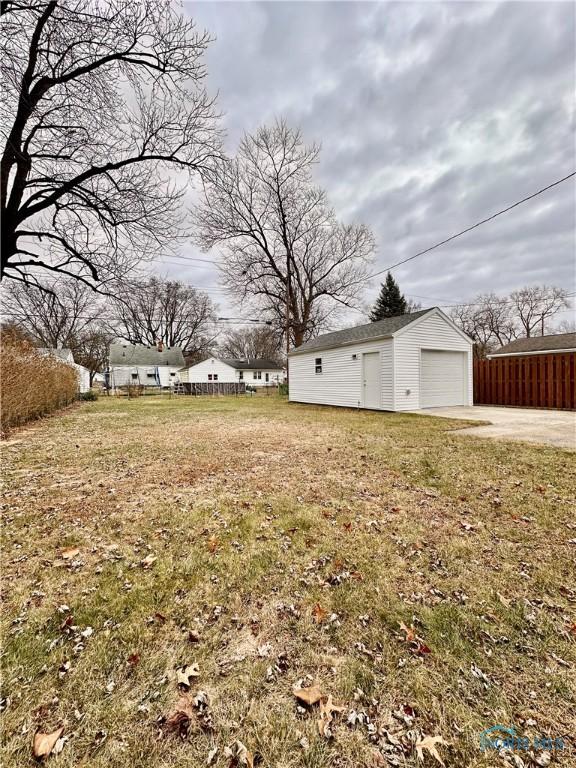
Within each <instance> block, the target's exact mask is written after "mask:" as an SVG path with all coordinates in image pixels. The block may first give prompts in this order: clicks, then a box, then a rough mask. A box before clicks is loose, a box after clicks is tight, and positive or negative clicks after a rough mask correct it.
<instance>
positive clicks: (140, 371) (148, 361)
mask: <svg viewBox="0 0 576 768" xmlns="http://www.w3.org/2000/svg"><path fill="white" fill-rule="evenodd" d="M183 367H184V355H183V353H182V349H181V348H180V347H166V346H164V344H163V343H162V342H161V341H159V342H158V343H157V344H156V345H155V346H150V347H149V346H146V344H128V342H121V343H119V344H110V350H109V353H108V373H107V380H108V386H109V387H110V389H112V390H116V389H118V388H120V387H126V386H128V385H129V384H142V385H144V386H145V387H156V388H158V389H162V388H164V387H171V386H173V385H174V384H176V383H178V382H179V381H181V379H180V371H181V369H182V368H183Z"/></svg>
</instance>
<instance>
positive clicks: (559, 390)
mask: <svg viewBox="0 0 576 768" xmlns="http://www.w3.org/2000/svg"><path fill="white" fill-rule="evenodd" d="M575 358H576V353H574V352H566V353H557V354H548V355H546V354H543V355H526V356H523V357H502V358H492V360H474V403H475V404H476V405H517V406H524V407H525V408H563V409H569V410H574V409H575V408H576V392H575V367H576V362H575Z"/></svg>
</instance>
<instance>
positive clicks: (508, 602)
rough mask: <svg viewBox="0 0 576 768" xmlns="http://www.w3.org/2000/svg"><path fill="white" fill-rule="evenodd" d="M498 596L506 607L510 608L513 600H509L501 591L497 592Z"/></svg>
mask: <svg viewBox="0 0 576 768" xmlns="http://www.w3.org/2000/svg"><path fill="white" fill-rule="evenodd" d="M496 597H497V598H498V600H499V601H500V602H501V603H502V605H503V606H504V608H510V605H511V603H512V601H511V600H508V598H507V597H504V595H502V594H501V593H500V592H496Z"/></svg>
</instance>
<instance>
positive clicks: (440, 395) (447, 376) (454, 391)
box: [420, 349, 468, 408]
mask: <svg viewBox="0 0 576 768" xmlns="http://www.w3.org/2000/svg"><path fill="white" fill-rule="evenodd" d="M421 354H422V367H421V371H422V375H421V380H420V407H421V408H435V407H441V406H445V405H467V404H468V397H467V394H468V393H467V391H466V389H467V384H466V382H467V376H466V369H467V366H466V362H467V359H466V358H467V353H466V352H440V351H439V350H431V349H423V350H422V352H421Z"/></svg>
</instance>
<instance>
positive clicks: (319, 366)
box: [314, 357, 322, 373]
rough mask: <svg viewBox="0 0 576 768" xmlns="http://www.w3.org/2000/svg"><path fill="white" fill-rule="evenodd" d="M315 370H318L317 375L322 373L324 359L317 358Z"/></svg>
mask: <svg viewBox="0 0 576 768" xmlns="http://www.w3.org/2000/svg"><path fill="white" fill-rule="evenodd" d="M314 368H315V370H316V373H322V358H321V357H317V358H316V360H315V363H314Z"/></svg>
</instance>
